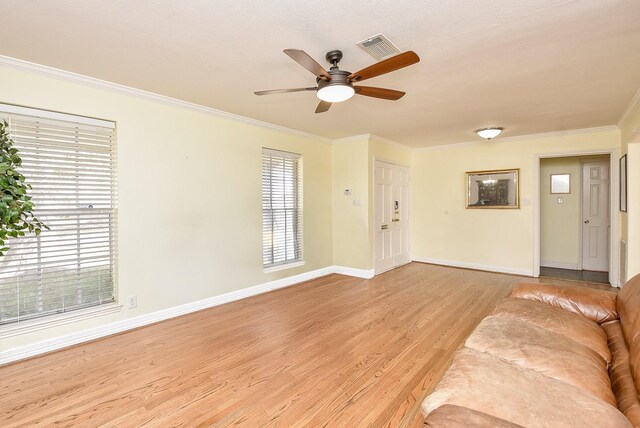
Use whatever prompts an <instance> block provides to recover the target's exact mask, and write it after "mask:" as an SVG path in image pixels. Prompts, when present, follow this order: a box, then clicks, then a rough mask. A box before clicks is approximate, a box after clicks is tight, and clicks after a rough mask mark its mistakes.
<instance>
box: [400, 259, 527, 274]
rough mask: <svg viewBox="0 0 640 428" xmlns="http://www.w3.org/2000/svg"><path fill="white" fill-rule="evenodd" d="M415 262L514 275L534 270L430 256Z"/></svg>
mask: <svg viewBox="0 0 640 428" xmlns="http://www.w3.org/2000/svg"><path fill="white" fill-rule="evenodd" d="M413 261H414V262H421V263H430V264H434V265H442V266H451V267H459V268H465V269H476V270H484V271H487V272H497V273H510V274H513V275H523V276H533V270H530V269H520V268H512V267H508V266H491V265H484V264H480V263H467V262H459V261H456V260H441V259H432V258H430V257H413Z"/></svg>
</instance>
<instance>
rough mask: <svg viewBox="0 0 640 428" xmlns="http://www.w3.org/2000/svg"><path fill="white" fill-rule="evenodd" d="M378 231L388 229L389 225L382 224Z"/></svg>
mask: <svg viewBox="0 0 640 428" xmlns="http://www.w3.org/2000/svg"><path fill="white" fill-rule="evenodd" d="M380 229H382V230H387V229H389V225H388V224H383V225H382V226H380Z"/></svg>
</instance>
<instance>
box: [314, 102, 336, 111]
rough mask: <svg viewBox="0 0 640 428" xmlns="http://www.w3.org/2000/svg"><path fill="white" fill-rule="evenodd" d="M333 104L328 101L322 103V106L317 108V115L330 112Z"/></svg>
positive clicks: (319, 105)
mask: <svg viewBox="0 0 640 428" xmlns="http://www.w3.org/2000/svg"><path fill="white" fill-rule="evenodd" d="M331 104H332V103H330V102H328V101H320V104H318V107H316V113H324V112H325V111H327V110H329V108H331Z"/></svg>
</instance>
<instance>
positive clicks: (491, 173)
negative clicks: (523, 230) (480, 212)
mask: <svg viewBox="0 0 640 428" xmlns="http://www.w3.org/2000/svg"><path fill="white" fill-rule="evenodd" d="M465 174H466V180H465V181H466V187H467V189H466V208H468V209H519V208H520V169H519V168H514V169H494V170H487V171H467V172H466V173H465Z"/></svg>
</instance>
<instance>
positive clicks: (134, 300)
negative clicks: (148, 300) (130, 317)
mask: <svg viewBox="0 0 640 428" xmlns="http://www.w3.org/2000/svg"><path fill="white" fill-rule="evenodd" d="M137 306H138V296H130V297H129V309H133V308H135V307H137Z"/></svg>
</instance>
